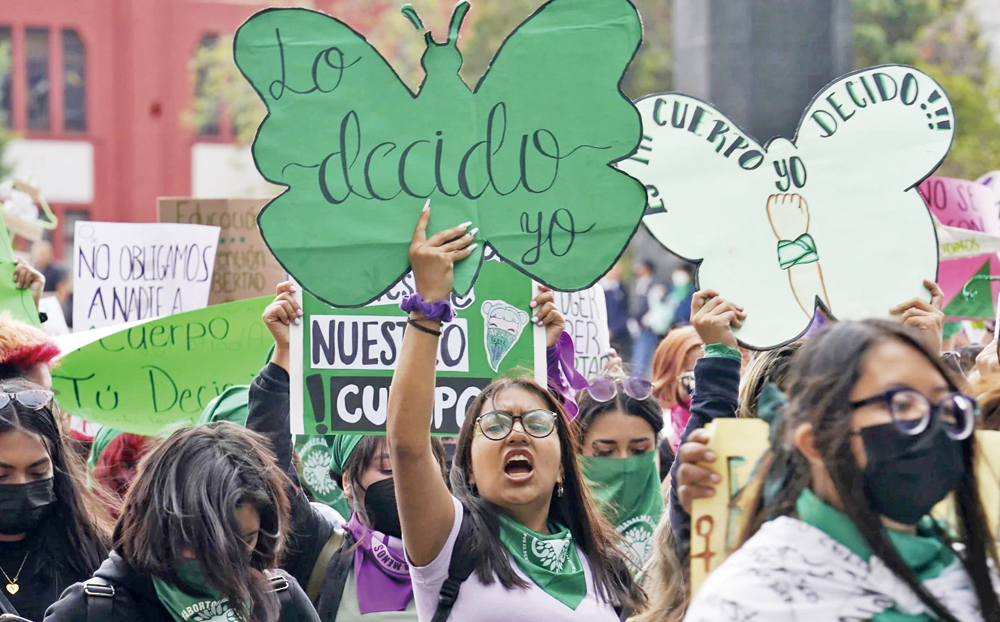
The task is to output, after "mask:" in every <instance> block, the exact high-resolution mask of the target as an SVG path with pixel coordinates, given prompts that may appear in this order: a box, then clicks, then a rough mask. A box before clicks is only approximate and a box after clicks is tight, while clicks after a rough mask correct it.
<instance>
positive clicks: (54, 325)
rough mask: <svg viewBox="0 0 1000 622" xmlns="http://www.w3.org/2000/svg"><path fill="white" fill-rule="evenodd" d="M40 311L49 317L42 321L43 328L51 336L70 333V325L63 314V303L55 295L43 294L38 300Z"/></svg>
mask: <svg viewBox="0 0 1000 622" xmlns="http://www.w3.org/2000/svg"><path fill="white" fill-rule="evenodd" d="M38 311H39V313H44V314H45V315H47V316H48V319H46V320H45V322H43V323H42V330H43V331H45V334H46V335H48V336H49V337H59V336H61V335H68V334H69V327H68V326H66V316H65V315H63V308H62V305H61V304H59V299H58V298H56V297H55V296H42V298H41V299H40V300H39V301H38Z"/></svg>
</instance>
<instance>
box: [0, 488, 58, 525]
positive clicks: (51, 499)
mask: <svg viewBox="0 0 1000 622" xmlns="http://www.w3.org/2000/svg"><path fill="white" fill-rule="evenodd" d="M55 504H56V493H55V490H54V489H53V487H52V478H51V477H50V478H49V479H43V480H39V481H37V482H31V483H29V484H0V534H4V535H10V536H13V535H18V534H22V533H24V532H26V531H31V530H33V529H34V528H35V527H37V526H38V524H39V523H40V522H42V520H44V519H45V518H46V517H47V516H48V515H49V514H51V513H52V510H53V509H54V508H55Z"/></svg>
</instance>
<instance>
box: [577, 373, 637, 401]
mask: <svg viewBox="0 0 1000 622" xmlns="http://www.w3.org/2000/svg"><path fill="white" fill-rule="evenodd" d="M619 384H620V385H621V387H622V391H624V392H625V395H627V396H629V397H631V398H632V399H634V400H645V399H649V396H650V395H652V394H653V383H651V382H650V381H648V380H646V379H645V378H636V377H634V376H633V377H629V378H625V379H623V380H612V379H611V378H598V379H597V380H593V381H591V383H590V387H589V388H587V389H585V391H587V393H589V394H590V397H592V398H594V400H595V401H598V402H610V401H611V400H613V399H615V396H616V395H618V385H619Z"/></svg>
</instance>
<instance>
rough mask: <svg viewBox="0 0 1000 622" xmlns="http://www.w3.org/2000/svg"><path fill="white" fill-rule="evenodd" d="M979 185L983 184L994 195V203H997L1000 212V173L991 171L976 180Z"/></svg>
mask: <svg viewBox="0 0 1000 622" xmlns="http://www.w3.org/2000/svg"><path fill="white" fill-rule="evenodd" d="M976 183H977V184H982V185H984V186H986V187H987V188H989V189H990V192H992V193H993V202H994V203H996V206H997V210H998V211H1000V171H990V172H989V173H986V174H985V175H982V176H981V177H980V178H979V179H977V180H976Z"/></svg>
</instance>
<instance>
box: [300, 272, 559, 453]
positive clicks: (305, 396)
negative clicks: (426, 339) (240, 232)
mask: <svg viewBox="0 0 1000 622" xmlns="http://www.w3.org/2000/svg"><path fill="white" fill-rule="evenodd" d="M412 283H413V280H412V274H411V273H408V274H407V275H406V278H404V279H403V280H402V281H400V282H399V283H398V284H397V286H396V287H394V288H393V289H392V290H390V291H389V292H387V293H386V295H384V296H382V297H381V298H379V299H378V300H377V301H375V302H373V303H372V304H370V305H369V306H367V307H364V308H360V309H347V308H333V307H330V306H328V305H326V304H324V303H323V302H321V301H319V300H317V299H316V298H314V297H313V296H311V295H310V294H309V293H308V292H306V293H302V292H301V291H300V292H299V294H297V295H300V296H301V297H300V303H301V304H302V310H303V321H302V324H300V325H299V326H294V325H293V326H292V331H291V371H290V374H291V378H292V386H291V412H292V433H293V434H337V433H342V432H374V433H378V432H384V431H385V420H386V408H387V404H388V400H389V384H390V383H391V382H392V372H393V370H394V369H395V367H396V360H397V357H398V354H399V349H400V345H401V344H402V341H403V331H404V330H406V329H407V324H406V314H405V313H403V312H402V311H400V310H399V301H400V299H401V298H402V297H403V296H405V295H407V294H410V293H412V292H413V285H412ZM532 290H533V286H532V283H531V279H529V278H527V277H525V276H523V275H521V274H519V273H518V272H517V271H516V270H514V268H512V267H511V266H509V265H508V264H505V263H503V262H501V261H498V260H495V259H491V260H488V261H485V262H483V265H482V268H481V271H480V275H479V279H478V280H477V281H476V286H475V288H474V289H473V290H472V291H471V292H470V293H469V295H468V296H466V297H464V298H459V297H453V298H452V302H453V304H454V306H455V309H456V312H457V314H458V315H457V317H456V318H455V319H454V320H453V321H452V322H449V323H447V324H445V325H444V326H443V327H442V331H441V333H442V334H441V338H440V349H439V354H438V362H437V369H438V374H437V393H436V396H435V401H434V419H433V428H432V432H433V433H435V434H457V433H458V431H459V428H460V427H461V425H462V421H463V420H464V419H465V411H466V408H467V407H468V405H469V404H470V403H471V402H472V400H474V399H475V397H476V396H477V395H478V394H479V392H480V391H481V390H482V389H483V387H485V386H486V385H488V384H489V383H490V382H492V381H493V379H494V378H495V377H497V376H500V375H503V374H505V373H507V372H510V371H511V370H514V369H517V368H525V369H534V370H535V378H536V380H538V381H539V382H541V383H543V384H544V383H545V381H546V380H545V376H546V369H545V331H544V330H543V329H541V328H538V327H535V326H534V325H533V324H531V316H530V311H531V308H530V306H529V305H530V303H531V298H532V295H533V294H532ZM296 413H301V415H300V416H296Z"/></svg>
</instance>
